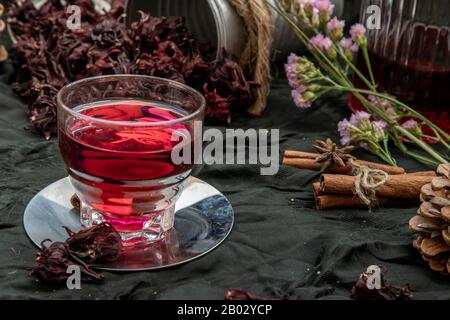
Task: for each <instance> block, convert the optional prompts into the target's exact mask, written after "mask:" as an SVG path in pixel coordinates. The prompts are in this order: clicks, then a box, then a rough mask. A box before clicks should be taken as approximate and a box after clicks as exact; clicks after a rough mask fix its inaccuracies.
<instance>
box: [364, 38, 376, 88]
mask: <svg viewBox="0 0 450 320" xmlns="http://www.w3.org/2000/svg"><path fill="white" fill-rule="evenodd" d="M362 52H363V56H364V60H365V61H366V66H367V70H368V71H369V76H370V80H371V81H372V85H373V86H374V87H375V88H376V87H377V83H376V81H375V77H374V75H373V70H372V64H371V63H370V57H369V51H368V50H367V46H363V48H362Z"/></svg>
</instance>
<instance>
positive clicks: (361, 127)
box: [338, 111, 388, 149]
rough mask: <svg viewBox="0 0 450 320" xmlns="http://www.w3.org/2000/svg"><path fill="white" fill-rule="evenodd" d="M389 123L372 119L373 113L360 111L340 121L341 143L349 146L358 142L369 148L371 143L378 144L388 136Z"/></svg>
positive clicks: (372, 144)
mask: <svg viewBox="0 0 450 320" xmlns="http://www.w3.org/2000/svg"><path fill="white" fill-rule="evenodd" d="M387 129H388V124H387V123H386V122H384V121H382V120H377V121H372V120H371V115H370V114H369V113H367V112H365V111H358V112H356V113H354V114H352V116H351V117H350V120H348V119H344V120H342V121H341V122H339V123H338V132H339V134H340V136H341V144H342V145H344V146H347V145H349V144H351V143H357V144H358V145H359V146H360V147H362V148H364V149H368V148H369V145H371V146H376V145H377V144H378V143H379V141H382V140H383V139H384V138H385V137H386V133H385V132H386V130H387Z"/></svg>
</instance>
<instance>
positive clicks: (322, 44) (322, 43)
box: [309, 33, 333, 52]
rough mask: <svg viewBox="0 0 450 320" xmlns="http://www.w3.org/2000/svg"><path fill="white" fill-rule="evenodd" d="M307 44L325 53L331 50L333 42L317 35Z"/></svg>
mask: <svg viewBox="0 0 450 320" xmlns="http://www.w3.org/2000/svg"><path fill="white" fill-rule="evenodd" d="M309 43H310V44H311V45H312V46H313V47H314V48H316V49H318V50H321V51H324V52H327V51H329V50H331V49H332V48H333V41H331V39H330V38H328V37H324V36H323V35H322V34H320V33H319V34H318V35H316V36H314V37H312V38H311V39H310V40H309Z"/></svg>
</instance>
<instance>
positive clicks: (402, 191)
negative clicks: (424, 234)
mask: <svg viewBox="0 0 450 320" xmlns="http://www.w3.org/2000/svg"><path fill="white" fill-rule="evenodd" d="M433 178H434V177H433V176H421V175H417V174H402V175H391V176H390V177H389V180H388V181H387V182H386V184H384V185H383V186H381V187H379V188H378V189H377V190H376V193H377V196H378V197H381V198H383V197H385V198H398V199H419V196H420V189H421V188H422V186H424V185H426V184H428V183H431V181H432V180H433ZM355 179H356V178H355V177H354V176H347V175H336V174H323V175H322V177H321V181H320V190H321V192H322V193H324V194H339V195H352V194H353V190H354V188H355Z"/></svg>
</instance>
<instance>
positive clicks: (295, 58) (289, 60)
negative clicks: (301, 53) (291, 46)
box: [288, 53, 298, 64]
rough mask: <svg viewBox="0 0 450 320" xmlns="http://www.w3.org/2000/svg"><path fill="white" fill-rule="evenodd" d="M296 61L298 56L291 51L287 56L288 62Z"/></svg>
mask: <svg viewBox="0 0 450 320" xmlns="http://www.w3.org/2000/svg"><path fill="white" fill-rule="evenodd" d="M294 63H298V56H297V55H296V54H295V53H291V54H290V55H289V57H288V64H294Z"/></svg>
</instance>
